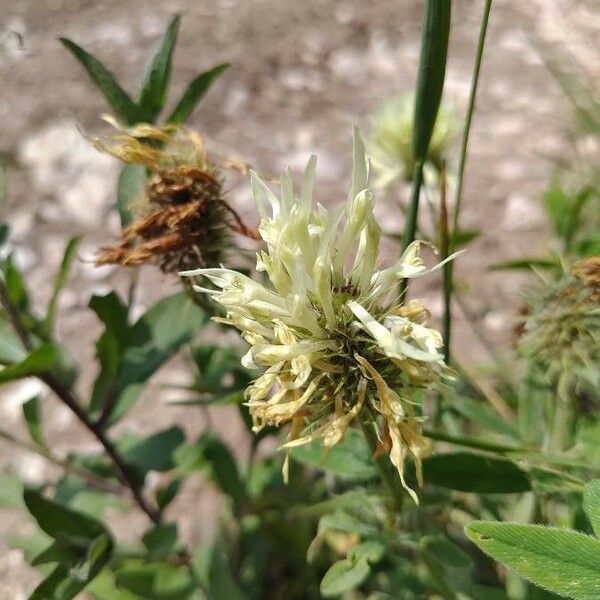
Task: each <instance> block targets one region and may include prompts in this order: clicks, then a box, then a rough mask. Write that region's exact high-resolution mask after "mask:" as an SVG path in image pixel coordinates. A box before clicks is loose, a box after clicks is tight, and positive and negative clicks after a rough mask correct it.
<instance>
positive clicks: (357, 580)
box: [320, 559, 371, 598]
mask: <svg viewBox="0 0 600 600" xmlns="http://www.w3.org/2000/svg"><path fill="white" fill-rule="evenodd" d="M370 572H371V568H370V567H369V563H368V562H367V561H366V560H359V561H357V562H354V561H352V560H349V559H343V560H338V561H337V562H335V563H333V565H331V567H330V568H329V570H328V571H327V573H325V576H324V577H323V579H322V580H321V586H320V590H321V594H322V595H323V596H324V597H325V598H334V597H335V596H341V595H342V594H343V593H344V592H347V591H348V590H352V589H354V588H356V587H358V586H359V585H360V584H361V583H363V581H364V580H365V579H366V578H367V577H368V576H369V573H370Z"/></svg>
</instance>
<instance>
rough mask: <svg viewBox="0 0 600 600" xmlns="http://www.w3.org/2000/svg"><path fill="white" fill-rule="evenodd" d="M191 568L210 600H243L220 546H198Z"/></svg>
mask: <svg viewBox="0 0 600 600" xmlns="http://www.w3.org/2000/svg"><path fill="white" fill-rule="evenodd" d="M192 566H193V568H194V573H195V574H196V577H197V578H198V579H199V581H200V582H201V583H202V584H203V587H204V588H205V589H206V591H207V595H208V597H209V598H210V599H211V600H245V598H246V596H245V595H244V593H243V592H242V590H241V589H240V588H239V586H238V584H237V583H236V581H235V580H234V578H233V576H232V575H231V567H230V565H229V561H228V560H227V556H226V555H225V552H224V551H223V549H222V548H221V547H220V545H217V546H215V547H213V548H207V547H205V546H200V548H198V550H196V552H195V553H194V556H193V557H192Z"/></svg>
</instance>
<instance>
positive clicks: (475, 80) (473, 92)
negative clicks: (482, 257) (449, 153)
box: [451, 0, 492, 247]
mask: <svg viewBox="0 0 600 600" xmlns="http://www.w3.org/2000/svg"><path fill="white" fill-rule="evenodd" d="M491 9H492V0H485V4H484V7H483V15H482V17H481V25H480V27H479V38H478V40H477V50H476V52H475V64H474V65H473V75H472V77H471V89H470V92H469V102H468V105H467V114H466V116H465V126H464V129H463V134H462V140H461V145H460V158H459V163H458V182H457V184H456V185H457V187H456V203H455V207H454V223H453V227H452V229H453V232H454V234H455V235H456V233H457V231H458V224H459V218H460V207H461V203H462V191H463V183H464V175H465V166H466V163H467V149H468V145H469V134H470V132H471V123H472V121H473V114H474V112H475V99H476V97H477V87H478V85H479V73H480V71H481V61H482V59H483V49H484V46H485V38H486V35H487V28H488V22H489V18H490V11H491ZM453 246H454V240H452V241H451V247H453Z"/></svg>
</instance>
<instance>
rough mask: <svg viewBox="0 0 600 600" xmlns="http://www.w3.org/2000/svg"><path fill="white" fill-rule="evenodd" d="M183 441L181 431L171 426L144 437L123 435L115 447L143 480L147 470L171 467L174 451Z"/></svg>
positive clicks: (159, 470) (163, 470)
mask: <svg viewBox="0 0 600 600" xmlns="http://www.w3.org/2000/svg"><path fill="white" fill-rule="evenodd" d="M184 441H185V435H184V433H183V431H182V430H181V429H180V428H179V427H176V426H173V427H169V428H168V429H165V430H164V431H159V432H157V433H154V434H152V435H150V436H148V437H145V438H139V437H138V436H137V435H133V434H128V435H124V436H123V437H122V438H121V439H120V440H119V441H118V443H117V448H118V450H119V452H120V453H121V456H122V457H123V459H124V460H125V462H126V463H127V464H128V465H130V466H131V467H134V468H135V470H136V471H137V472H138V473H139V475H140V480H141V481H143V478H144V477H145V475H146V473H148V472H149V471H158V472H159V473H163V472H165V471H168V470H169V469H172V468H173V466H174V461H173V456H174V452H175V450H176V449H177V448H178V447H179V446H181V444H183V442H184Z"/></svg>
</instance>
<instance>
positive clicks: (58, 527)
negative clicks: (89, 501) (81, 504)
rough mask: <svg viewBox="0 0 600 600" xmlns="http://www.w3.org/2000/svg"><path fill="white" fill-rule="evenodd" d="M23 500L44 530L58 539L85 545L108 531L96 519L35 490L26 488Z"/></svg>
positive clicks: (76, 544)
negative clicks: (49, 498) (45, 496)
mask: <svg viewBox="0 0 600 600" xmlns="http://www.w3.org/2000/svg"><path fill="white" fill-rule="evenodd" d="M23 500H24V501H25V506H27V509H28V510H29V512H30V513H31V515H32V516H33V517H34V519H35V520H36V521H37V523H38V525H39V526H40V528H41V529H42V531H44V532H45V533H47V534H48V535H49V536H50V537H53V538H55V539H57V540H65V541H68V542H69V543H70V544H72V545H75V546H81V547H84V546H87V545H88V544H89V543H90V542H92V541H93V540H95V539H96V538H98V537H99V536H101V535H102V534H105V533H106V530H105V529H104V527H103V526H102V524H101V523H99V522H98V521H96V520H95V519H92V518H91V517H88V516H87V515H84V514H82V513H79V512H76V511H74V510H71V509H69V508H67V507H66V506H61V505H60V504H57V503H56V502H53V501H52V500H48V499H47V498H44V496H42V495H41V494H40V493H39V492H36V491H35V490H32V489H26V490H25V491H24V492H23Z"/></svg>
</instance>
